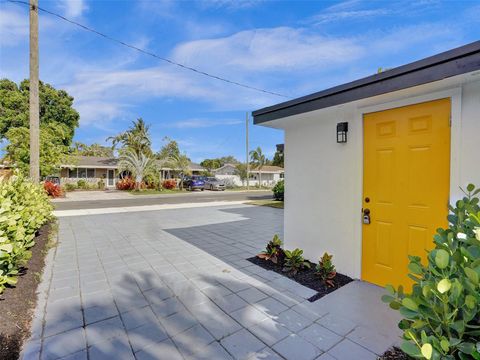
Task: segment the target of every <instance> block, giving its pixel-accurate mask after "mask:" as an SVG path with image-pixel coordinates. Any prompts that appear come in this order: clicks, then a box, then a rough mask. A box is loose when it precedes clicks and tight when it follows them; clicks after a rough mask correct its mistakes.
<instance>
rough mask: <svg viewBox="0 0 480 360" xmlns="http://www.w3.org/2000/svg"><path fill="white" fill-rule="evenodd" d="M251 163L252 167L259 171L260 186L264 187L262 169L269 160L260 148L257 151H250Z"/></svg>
mask: <svg viewBox="0 0 480 360" xmlns="http://www.w3.org/2000/svg"><path fill="white" fill-rule="evenodd" d="M250 162H251V164H252V167H253V168H254V169H256V170H257V171H258V179H259V181H258V182H259V184H260V186H262V168H263V167H264V166H265V165H266V163H267V158H266V157H265V155H264V154H263V152H262V149H261V148H260V146H259V147H257V148H256V149H255V150H252V151H250Z"/></svg>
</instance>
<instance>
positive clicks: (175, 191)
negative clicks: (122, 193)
mask: <svg viewBox="0 0 480 360" xmlns="http://www.w3.org/2000/svg"><path fill="white" fill-rule="evenodd" d="M128 192H129V193H130V194H132V195H160V194H179V193H184V192H186V190H179V189H172V190H168V189H163V190H155V189H145V190H140V191H135V190H128Z"/></svg>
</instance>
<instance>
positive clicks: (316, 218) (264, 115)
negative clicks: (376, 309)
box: [253, 41, 480, 286]
mask: <svg viewBox="0 0 480 360" xmlns="http://www.w3.org/2000/svg"><path fill="white" fill-rule="evenodd" d="M479 114H480V41H478V42H475V43H471V44H469V45H466V46H462V47H460V48H456V49H453V50H451V51H447V52H444V53H441V54H438V55H435V56H432V57H428V58H426V59H423V60H420V61H416V62H413V63H410V64H408V65H404V66H400V67H398V68H395V69H392V70H388V71H385V72H382V73H379V74H376V75H373V76H369V77H366V78H363V79H360V80H357V81H354V82H351V83H347V84H343V85H340V86H336V87H334V88H331V89H328V90H324V91H321V92H318V93H314V94H311V95H307V96H304V97H301V98H298V99H294V100H291V101H288V102H285V103H281V104H278V105H274V106H270V107H267V108H264V109H261V110H257V111H255V112H253V116H254V123H255V124H258V125H263V126H268V127H271V128H277V129H284V130H285V169H286V170H287V171H288V174H289V175H288V178H287V180H286V195H285V196H286V201H285V204H286V207H285V217H284V218H285V220H284V221H285V239H284V240H285V246H286V247H287V248H289V249H292V248H295V247H300V248H303V249H304V251H305V255H306V257H307V258H309V259H311V260H312V261H314V262H315V261H317V260H318V258H319V257H320V256H321V255H322V254H323V252H325V251H327V252H329V253H332V254H333V255H334V258H333V261H334V263H335V264H336V265H337V269H338V271H340V272H342V273H345V274H347V275H350V276H352V277H355V278H361V279H363V280H366V281H369V282H372V283H375V284H378V285H382V286H383V285H385V284H388V283H391V284H394V285H399V284H405V285H408V284H411V281H410V280H408V279H407V276H406V275H407V264H408V258H407V254H408V255H419V256H422V257H423V258H424V259H425V249H431V248H432V247H433V243H432V237H433V235H434V233H435V231H436V228H438V227H440V226H441V227H446V226H447V220H446V217H447V214H448V208H447V204H448V203H449V202H455V201H456V200H457V199H459V198H461V197H462V196H463V193H462V192H461V190H460V187H463V188H465V187H466V185H467V184H468V183H475V184H477V185H480V160H479V159H480V157H479V154H480V141H479V134H480V115H479ZM339 142H340V143H339ZM307 168H308V176H306V172H305V169H307Z"/></svg>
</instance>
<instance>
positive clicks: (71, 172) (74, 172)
mask: <svg viewBox="0 0 480 360" xmlns="http://www.w3.org/2000/svg"><path fill="white" fill-rule="evenodd" d="M68 178H69V179H76V178H77V169H68Z"/></svg>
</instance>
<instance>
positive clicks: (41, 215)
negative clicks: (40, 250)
mask: <svg viewBox="0 0 480 360" xmlns="http://www.w3.org/2000/svg"><path fill="white" fill-rule="evenodd" d="M51 216H52V206H51V204H50V202H49V200H48V196H47V194H46V192H45V190H44V189H43V187H42V186H40V185H34V184H32V183H31V182H29V181H27V180H26V179H24V178H23V177H22V176H21V175H20V173H19V172H17V173H15V175H14V176H12V177H11V178H10V179H8V180H6V181H3V182H2V181H0V293H2V292H3V290H4V288H5V286H7V285H15V284H16V282H17V275H18V272H19V269H20V267H21V266H23V265H24V264H25V263H26V262H27V261H28V259H29V258H30V256H31V252H30V251H29V249H30V248H31V247H32V246H33V245H34V238H35V233H36V231H37V230H38V229H39V228H40V227H41V226H42V225H43V224H45V223H46V222H47V221H48V220H49V219H50V218H51Z"/></svg>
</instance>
